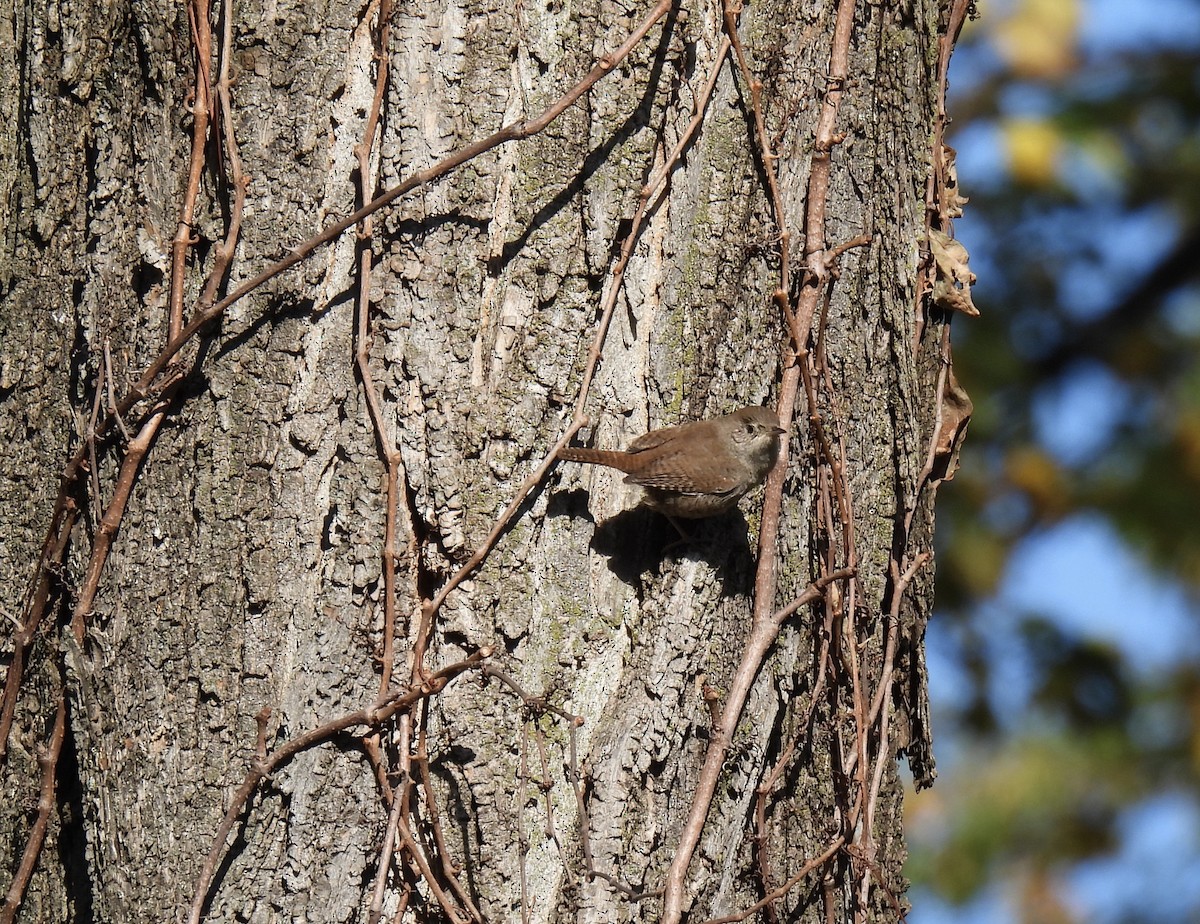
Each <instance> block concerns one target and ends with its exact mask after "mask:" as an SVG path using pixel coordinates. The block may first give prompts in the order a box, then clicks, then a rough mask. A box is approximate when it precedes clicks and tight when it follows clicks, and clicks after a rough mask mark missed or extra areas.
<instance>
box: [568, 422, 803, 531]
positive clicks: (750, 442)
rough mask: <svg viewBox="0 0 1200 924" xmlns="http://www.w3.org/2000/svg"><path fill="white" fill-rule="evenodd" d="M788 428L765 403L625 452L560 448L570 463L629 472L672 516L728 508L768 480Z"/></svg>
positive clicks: (643, 440)
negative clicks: (780, 424) (591, 463)
mask: <svg viewBox="0 0 1200 924" xmlns="http://www.w3.org/2000/svg"><path fill="white" fill-rule="evenodd" d="M781 433H783V430H782V429H781V428H780V426H779V419H778V418H777V417H776V416H775V413H774V412H773V411H771V410H770V409H769V408H765V407H744V408H742V409H741V410H740V411H734V412H733V413H732V414H726V415H725V416H724V417H714V418H713V419H712V420H699V421H696V422H695V423H688V424H683V425H681V426H678V427H665V428H664V429H662V430H651V431H650V432H649V433H647V434H646V435H645V436H639V437H638V438H637V439H636V440H634V441H633V442H632V443H630V444H629V448H628V449H627V450H625V451H624V452H613V451H610V450H606V449H574V448H566V449H560V450H559V452H558V457H559V458H560V459H565V460H567V461H568V462H593V463H595V464H597V465H607V466H609V467H610V468H615V469H619V470H620V471H622V472H625V481H626V482H627V483H628V484H636V485H641V487H643V488H645V489H646V504H647V505H648V506H650V507H653V508H654V509H655V510H658V511H659V512H660V513H665V514H666V515H667V516H668V517H685V518H696V517H709V516H713V515H714V514H718V513H724V512H725V511H726V510H729V509H730V508H732V507H733V506H734V505H735V504H737V502H738V499H739V498H740V497H741V496H742V495H743V494H745V493H746V492H747V491H749V490H750V489H751V488H753V487H755V486H756V485H760V484H762V483H763V481H765V480H766V477H767V473H768V472H769V471H771V469H772V467H773V466H774V465H775V460H776V459H778V458H779V436H780V434H781Z"/></svg>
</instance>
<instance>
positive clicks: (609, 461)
mask: <svg viewBox="0 0 1200 924" xmlns="http://www.w3.org/2000/svg"><path fill="white" fill-rule="evenodd" d="M558 457H559V458H560V459H562V460H564V461H566V462H590V463H592V464H594V465H607V466H608V467H609V468H615V469H617V470H619V471H622V472H628V471H629V470H630V469H632V468H633V462H634V460H633V459H632V458H631V457H630V454H629V453H627V452H612V451H611V450H608V449H579V448H576V447H573V446H568V447H566V448H565V449H560V450H559V451H558Z"/></svg>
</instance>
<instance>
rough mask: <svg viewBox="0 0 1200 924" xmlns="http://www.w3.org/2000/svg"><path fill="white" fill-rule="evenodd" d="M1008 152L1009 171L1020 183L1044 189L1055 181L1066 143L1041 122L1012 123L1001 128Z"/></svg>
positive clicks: (1047, 125)
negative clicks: (1059, 156) (1059, 155)
mask: <svg viewBox="0 0 1200 924" xmlns="http://www.w3.org/2000/svg"><path fill="white" fill-rule="evenodd" d="M1001 131H1002V132H1003V134H1004V145H1005V148H1006V149H1007V150H1008V169H1009V173H1011V174H1012V178H1013V179H1014V180H1016V181H1017V182H1018V183H1024V184H1026V185H1029V186H1045V185H1047V184H1049V183H1052V182H1053V181H1054V178H1055V176H1056V175H1057V169H1058V154H1059V151H1061V150H1062V146H1063V139H1062V135H1061V134H1059V131H1058V129H1057V128H1055V126H1054V125H1052V124H1051V123H1049V122H1046V121H1044V120H1042V119H1010V120H1008V121H1006V122H1004V123H1003V124H1002V125H1001Z"/></svg>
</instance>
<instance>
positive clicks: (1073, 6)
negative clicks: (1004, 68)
mask: <svg viewBox="0 0 1200 924" xmlns="http://www.w3.org/2000/svg"><path fill="white" fill-rule="evenodd" d="M1078 27H1079V0H1020V2H1019V3H1018V4H1017V8H1016V9H1015V10H1014V11H1013V13H1012V15H1010V16H1009V17H1007V18H1006V19H1004V20H1003V21H1002V22H1000V23H999V25H997V26H996V28H995V31H994V33H993V44H994V45H995V46H996V50H997V51H998V52H999V54H1000V56H1001V57H1003V58H1004V59H1005V60H1006V61H1007V62H1008V65H1009V67H1010V68H1011V69H1012V71H1013V73H1015V74H1016V75H1017V76H1019V77H1030V78H1036V79H1042V80H1049V79H1053V78H1056V77H1062V76H1063V75H1064V74H1066V73H1068V72H1069V71H1070V70H1071V69H1072V68H1074V66H1075V42H1076V34H1077V31H1078Z"/></svg>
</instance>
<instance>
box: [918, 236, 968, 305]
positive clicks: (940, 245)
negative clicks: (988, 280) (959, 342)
mask: <svg viewBox="0 0 1200 924" xmlns="http://www.w3.org/2000/svg"><path fill="white" fill-rule="evenodd" d="M929 250H930V252H931V253H932V254H933V263H934V272H935V273H936V277H937V278H936V279H935V280H934V283H933V289H932V294H933V301H934V304H935V305H937V306H938V307H939V308H945V309H947V310H949V311H961V312H962V313H963V314H965V315H968V316H969V317H972V318H977V317H979V309H978V308H976V307H975V303H974V302H973V301H971V286H972V285H973V284H974V282H975V274H974V273H972V272H971V269H970V267H968V266H967V261H968V260H970V258H971V255H970V254H968V253H967V248H966V247H964V246H963V245H962V243H961V242H959V241H956V240H955V239H954V238H952V237H950V235H948V234H946V233H945V232H944V231H938V230H937V229H936V228H930V229H929Z"/></svg>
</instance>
